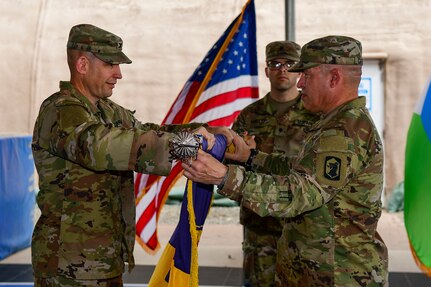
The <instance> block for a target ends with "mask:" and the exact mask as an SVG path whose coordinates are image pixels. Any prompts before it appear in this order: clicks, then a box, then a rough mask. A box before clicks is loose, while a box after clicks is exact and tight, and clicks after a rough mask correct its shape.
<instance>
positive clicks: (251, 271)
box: [232, 41, 316, 287]
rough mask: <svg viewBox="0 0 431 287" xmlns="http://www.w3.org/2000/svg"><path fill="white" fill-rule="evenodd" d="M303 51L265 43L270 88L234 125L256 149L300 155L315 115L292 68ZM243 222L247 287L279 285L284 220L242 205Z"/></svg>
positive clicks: (280, 43) (288, 43) (288, 44)
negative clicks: (306, 105)
mask: <svg viewBox="0 0 431 287" xmlns="http://www.w3.org/2000/svg"><path fill="white" fill-rule="evenodd" d="M300 49H301V47H300V46H299V45H298V44H296V43H294V42H291V41H275V42H271V43H269V44H268V45H267V46H266V49H265V52H266V63H267V67H266V68H265V74H266V76H267V77H268V79H269V81H270V84H271V90H270V92H268V93H267V94H266V95H265V97H264V98H262V99H260V100H258V101H256V102H254V103H253V104H250V105H249V106H247V107H245V108H244V109H243V110H242V111H241V113H240V114H239V115H238V118H237V119H236V121H235V122H234V124H233V127H232V129H233V130H234V131H236V132H238V133H239V134H242V133H244V132H246V133H247V136H252V137H254V140H255V142H256V147H257V148H258V149H259V150H260V151H263V152H265V153H272V152H279V153H284V154H286V155H289V156H293V155H296V154H297V153H298V152H299V149H300V147H302V144H303V140H304V137H305V131H306V130H307V129H308V128H309V127H310V126H311V124H312V123H313V122H314V121H315V117H316V116H315V115H314V114H312V113H310V112H308V111H307V110H305V109H304V108H303V105H302V102H301V97H300V96H299V94H298V89H297V88H296V83H297V81H298V78H299V73H289V72H288V71H287V69H288V68H290V67H292V66H293V65H294V64H295V63H296V62H298V61H299V52H300ZM240 222H241V224H242V225H244V241H243V254H244V261H243V273H244V286H253V287H258V286H274V284H275V283H274V282H275V281H274V280H275V261H276V256H277V241H278V239H279V238H280V236H281V232H282V229H283V225H282V219H281V218H276V217H272V216H265V217H260V216H259V215H257V214H256V213H254V212H253V211H251V210H250V209H248V208H245V207H242V206H241V210H240Z"/></svg>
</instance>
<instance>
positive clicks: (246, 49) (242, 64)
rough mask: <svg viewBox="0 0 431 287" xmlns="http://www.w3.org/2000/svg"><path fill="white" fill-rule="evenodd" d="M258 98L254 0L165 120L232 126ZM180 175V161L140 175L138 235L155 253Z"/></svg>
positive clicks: (165, 121) (137, 199) (169, 121)
mask: <svg viewBox="0 0 431 287" xmlns="http://www.w3.org/2000/svg"><path fill="white" fill-rule="evenodd" d="M258 97H259V91H258V76H257V54H256V19H255V10H254V2H253V0H249V1H248V2H247V3H246V5H245V6H244V7H243V10H242V12H241V13H240V14H239V15H238V16H237V17H236V18H235V20H234V21H233V22H232V23H231V24H230V25H229V27H228V28H227V29H226V31H225V32H224V33H223V35H222V36H221V37H220V38H219V39H218V40H217V42H216V43H215V44H214V45H213V47H212V48H211V49H210V50H209V51H208V53H207V54H206V55H205V57H204V59H203V60H202V62H201V63H200V64H199V66H198V67H197V68H196V70H195V71H194V73H193V74H192V75H191V77H190V78H189V79H188V80H187V82H186V83H185V85H184V87H183V89H182V90H181V92H180V93H179V95H178V96H177V98H176V100H175V101H174V103H173V104H172V106H171V108H170V109H169V112H168V114H167V115H166V117H165V119H164V120H163V122H162V125H164V124H185V123H190V122H201V123H208V124H209V125H210V126H230V125H231V124H232V122H233V121H234V120H235V118H236V116H237V115H238V114H239V112H240V111H241V110H242V109H243V108H244V107H245V106H247V105H249V104H250V103H252V102H253V101H254V100H255V99H257V98H258ZM181 175H182V168H181V164H180V163H174V167H173V169H172V171H171V173H170V174H169V176H167V177H162V176H155V175H147V174H137V176H136V178H135V194H136V214H137V216H136V235H137V238H138V242H139V243H140V244H141V246H143V247H144V249H145V250H147V251H148V252H150V253H154V252H156V251H157V250H158V248H159V242H158V238H157V220H158V216H159V213H160V211H161V209H162V207H163V204H164V202H165V201H166V198H167V195H168V193H169V190H170V189H171V187H172V186H173V185H174V184H175V182H176V181H177V179H178V178H180V176H181Z"/></svg>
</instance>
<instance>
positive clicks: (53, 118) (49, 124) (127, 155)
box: [38, 102, 171, 175]
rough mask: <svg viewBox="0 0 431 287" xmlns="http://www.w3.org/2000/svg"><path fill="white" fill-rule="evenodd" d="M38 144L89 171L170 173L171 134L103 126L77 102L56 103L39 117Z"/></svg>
mask: <svg viewBox="0 0 431 287" xmlns="http://www.w3.org/2000/svg"><path fill="white" fill-rule="evenodd" d="M39 121H40V124H39V127H38V128H39V138H38V145H39V146H40V147H41V148H43V149H45V150H47V151H48V152H50V153H52V154H54V155H57V156H60V157H63V158H66V159H68V160H71V161H73V162H76V163H78V164H80V165H82V166H84V167H86V168H88V169H92V170H96V171H103V170H135V171H137V172H150V173H156V174H160V175H166V174H168V173H169V171H170V168H171V163H170V162H169V147H168V145H169V139H170V137H171V134H169V133H163V132H156V131H148V132H146V131H142V130H138V129H133V128H130V129H126V128H119V127H114V126H113V125H111V124H102V123H100V121H99V120H98V119H97V118H95V117H94V116H93V115H92V113H90V112H89V111H88V110H87V108H86V107H84V106H83V105H81V104H79V103H73V102H72V103H71V102H68V103H56V104H52V105H50V106H49V107H46V108H45V111H44V112H43V116H42V117H40V118H39Z"/></svg>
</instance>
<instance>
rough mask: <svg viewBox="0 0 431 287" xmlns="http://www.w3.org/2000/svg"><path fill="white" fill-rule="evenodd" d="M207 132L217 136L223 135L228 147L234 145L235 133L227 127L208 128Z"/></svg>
mask: <svg viewBox="0 0 431 287" xmlns="http://www.w3.org/2000/svg"><path fill="white" fill-rule="evenodd" d="M207 130H208V131H209V132H210V133H212V134H214V135H216V134H221V135H223V136H224V137H225V138H226V145H227V146H228V145H230V144H231V143H232V140H233V131H232V130H231V129H230V128H228V127H225V126H219V127H207Z"/></svg>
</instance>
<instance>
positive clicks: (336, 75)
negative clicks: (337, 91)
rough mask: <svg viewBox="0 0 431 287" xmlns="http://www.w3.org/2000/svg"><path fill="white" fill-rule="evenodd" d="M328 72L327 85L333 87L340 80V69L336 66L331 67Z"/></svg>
mask: <svg viewBox="0 0 431 287" xmlns="http://www.w3.org/2000/svg"><path fill="white" fill-rule="evenodd" d="M329 73H330V75H331V80H330V83H329V86H330V87H331V88H333V87H335V86H336V85H337V84H338V83H339V82H340V71H339V70H338V69H337V68H334V69H331V70H330V71H329Z"/></svg>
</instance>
